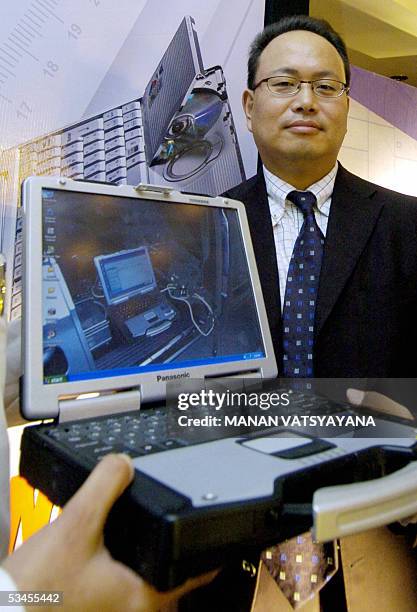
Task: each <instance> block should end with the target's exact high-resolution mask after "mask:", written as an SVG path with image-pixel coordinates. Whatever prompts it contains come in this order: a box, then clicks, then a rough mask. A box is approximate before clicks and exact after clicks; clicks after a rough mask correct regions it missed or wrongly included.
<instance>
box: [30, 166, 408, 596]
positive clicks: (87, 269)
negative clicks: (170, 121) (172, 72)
mask: <svg viewBox="0 0 417 612" xmlns="http://www.w3.org/2000/svg"><path fill="white" fill-rule="evenodd" d="M23 202H24V222H25V236H26V237H25V241H24V245H25V249H24V251H25V252H24V258H25V259H24V261H25V266H24V268H25V277H24V290H25V295H24V298H25V299H24V304H25V309H24V338H23V348H24V375H23V383H22V402H21V403H22V407H23V414H24V416H25V417H26V418H29V419H37V420H39V419H44V420H46V422H45V423H43V424H41V425H35V426H32V427H26V428H25V429H24V432H23V437H22V446H21V464H20V470H21V474H22V475H23V476H24V477H26V478H27V479H28V481H29V482H30V483H31V484H32V485H33V486H34V487H35V488H39V489H41V490H43V491H44V492H45V493H46V494H47V495H48V497H49V498H50V499H51V501H53V502H54V503H56V504H58V505H61V506H62V505H63V504H64V503H65V502H66V501H67V500H68V499H69V497H70V496H71V495H72V494H73V493H74V492H75V491H76V489H77V488H78V487H79V486H80V485H81V483H82V482H83V480H84V479H85V478H86V477H87V475H88V474H89V473H90V471H91V470H92V469H93V468H94V465H95V464H96V463H97V462H98V461H99V460H100V459H101V458H102V457H103V456H104V455H105V454H107V453H109V452H125V453H128V454H129V455H130V456H131V457H132V458H133V462H134V465H135V479H134V482H133V483H132V485H131V486H130V487H129V489H128V491H127V492H126V494H124V496H123V497H122V498H121V500H120V501H119V502H118V503H117V504H116V506H115V508H114V510H113V511H112V513H111V515H110V518H109V521H108V523H107V526H106V531H105V541H106V544H107V546H108V547H109V550H110V551H111V553H112V555H113V556H114V557H115V558H117V559H120V560H122V561H123V562H124V563H126V564H128V565H129V566H130V567H132V568H134V569H135V570H137V571H138V572H139V573H140V574H141V575H142V576H143V577H144V578H145V579H146V580H148V581H149V582H150V583H152V584H153V585H155V587H156V588H158V589H160V590H164V589H168V588H172V587H174V586H175V585H178V584H179V583H180V582H182V581H183V580H184V579H186V578H187V577H189V576H191V575H196V574H198V573H202V572H205V571H207V570H209V569H211V568H215V567H218V566H219V565H222V564H224V563H226V562H227V561H229V560H232V559H234V558H235V557H236V556H237V557H239V556H240V555H242V554H244V551H246V552H247V551H248V550H253V549H256V550H260V549H262V548H264V547H266V546H268V545H271V544H273V543H275V542H276V541H279V540H280V539H283V538H285V537H288V536H290V535H294V534H297V533H299V532H300V531H303V530H305V529H308V528H309V527H310V526H311V523H312V521H313V519H314V525H315V529H316V533H317V537H319V538H320V539H324V540H326V539H332V538H333V537H337V535H338V533H337V530H339V531H340V530H343V529H344V530H345V533H352V532H355V531H357V530H360V529H361V528H364V527H363V526H364V524H365V525H366V527H369V526H376V525H378V524H381V521H382V522H384V521H385V522H386V521H387V520H388V519H391V520H395V519H397V518H401V517H404V516H407V515H408V514H411V513H412V512H415V511H417V485H416V482H417V479H416V465H417V464H416V461H413V458H414V459H415V454H416V445H415V435H416V430H415V429H414V428H413V426H412V425H410V423H395V429H393V430H390V431H393V432H395V433H393V434H392V436H391V438H385V439H384V440H383V441H378V440H375V439H369V434H368V437H363V436H361V435H359V437H354V436H353V435H352V436H351V437H348V438H343V439H336V438H332V437H329V436H326V437H323V436H322V437H317V436H314V435H311V433H310V434H309V433H308V432H306V431H305V430H300V429H298V430H297V428H294V427H290V426H288V424H287V425H283V424H277V423H275V424H274V423H272V424H271V423H269V424H268V422H267V421H263V420H261V418H260V417H263V419H266V418H267V417H266V416H264V415H265V414H266V413H265V406H264V404H262V403H261V402H263V401H265V397H264V391H265V390H266V391H268V393H269V395H268V398H269V400H271V401H272V394H274V400H275V402H276V401H278V403H280V404H281V408H285V407H287V410H288V414H291V411H292V414H295V415H297V414H303V413H304V414H307V413H308V412H309V411H310V413H312V412H314V411H316V412H317V411H318V413H319V414H324V413H326V412H327V414H331V415H335V414H336V415H342V416H343V415H344V414H351V413H350V412H349V411H348V409H347V407H346V406H345V405H343V404H340V403H336V402H332V401H331V400H328V401H324V400H323V398H320V397H318V396H310V397H307V396H305V395H304V394H303V393H293V394H292V395H291V393H290V391H291V390H288V389H285V387H284V388H283V387H280V386H279V385H278V384H277V383H276V381H274V380H273V379H274V378H275V376H276V374H277V370H276V364H275V358H274V354H273V350H272V343H271V337H270V332H269V328H268V325H267V319H266V314H265V308H264V304H263V300H262V295H261V290H260V284H259V278H258V274H257V270H256V267H255V264H254V255H253V251H252V246H251V241H250V234H249V228H248V225H247V220H246V216H245V211H244V207H243V205H242V204H241V203H239V202H235V201H233V200H229V199H224V198H222V197H216V198H210V197H206V196H196V195H189V194H188V195H187V194H182V193H179V192H175V191H172V190H170V189H168V188H165V187H156V186H143V185H142V186H139V187H138V188H136V189H135V188H133V187H130V186H119V187H117V186H109V185H100V184H93V183H86V182H77V181H73V180H71V179H67V178H62V177H61V178H59V177H55V178H52V177H49V178H48V177H45V178H41V177H34V178H30V179H28V180H27V181H25V183H24V186H23ZM151 295H152V296H156V301H153V302H152V304H151V305H149V306H148V305H146V300H147V299H148V297H151ZM131 300H133V302H134V314H133V315H132V317H130V318H129V316H128V315H127V314H120V313H119V312H118V313H117V314H115V312H114V309H118V308H121V307H122V306H123V304H126V305H127V306H129V302H130V301H131ZM142 301H143V302H144V303H145V305H143V304H142ZM142 306H143V307H142ZM163 307H165V308H169V309H170V311H169V312H171V314H169V315H168V314H167V313H166V312H165V314H159V310H161V309H162V310H163ZM139 309H140V311H138V310H139ZM158 309H159V310H158ZM127 310H129V308H127ZM151 312H153V313H154V316H156V317H157V320H155V319H154V318H153V317H152V316H151V317H150V316H149V314H150V313H151ZM172 313H173V314H172ZM145 315H148V316H145ZM164 316H165V320H164V318H163V317H164ZM137 317H139V322H136V323H132V326H131V327H129V325H128V324H129V322H130V321H132V319H133V321H135V319H136V320H137V321H138V319H137ZM168 322H169V325H167V323H168ZM144 328H145V329H144ZM138 329H140V333H139V332H138ZM132 330H133V331H132ZM152 330H156V331H155V333H153V332H152ZM263 381H265V384H266V385H267V386H265V387H264V388H263V389H261V392H259V385H260V383H261V382H263ZM232 393H235V394H236V395H235V396H233V398H234V400H236V401H244V400H245V399H247V398H250V403H249V405H246V406H244V407H242V406H241V405H240V404H239V403H235V405H233V402H232V403H231V404H230V406H228V408H227V411H226V408H225V407H224V402H223V400H224V398H226V399H228V398H230V397H232V396H231V394H232ZM213 397H214V398H217V400H218V402H217V403H216V402H215V403H214V404H210V403H207V401H206V400H207V398H208V399H210V398H213ZM219 398H223V400H222V402H221V403H220V399H219ZM275 405H276V404H275ZM226 416H227V418H228V419H230V423H229V425H227V424H226V422H225V419H226ZM281 416H282V415H281ZM271 418H272V417H271ZM333 418H334V417H333ZM235 419H236V420H235ZM241 419H243V422H242V420H241ZM250 419H252V420H250ZM257 419H260V420H259V421H258V422H256V420H257ZM347 431H349V433H351V431H352V430H351V429H349V430H347ZM395 470H398V471H397V472H395ZM390 472H395V473H394V474H392V475H391V476H390V477H388V480H384V479H380V480H379V481H377V483H378V486H375V487H373V488H372V490H371V491H370V492H369V491H368V493H367V495H366V499H365V501H364V499H363V495H361V493H360V491H358V490H357V488H355V487H360V485H361V484H362V483H360V482H359V483H358V484H353V485H352V484H351V485H349V486H350V487H353V489H350V490H349V493H347V492H346V489H345V488H344V487H340V485H341V484H343V483H351V482H352V481H361V480H364V479H369V478H371V477H375V478H376V477H379V476H383V475H385V474H387V473H390ZM326 485H327V486H329V487H330V489H329V490H327V489H326V488H324V489H323V487H326ZM336 485H338V486H339V487H340V491H339V493H338V494H337V495H336V496H335V495H334V488H335V486H336ZM332 495H333V497H332ZM329 500H330V502H331V503H330V502H329ZM335 500H336V501H335ZM387 504H388V505H389V512H387ZM348 510H349V511H348ZM323 516H324V520H323ZM331 526H333V527H331Z"/></svg>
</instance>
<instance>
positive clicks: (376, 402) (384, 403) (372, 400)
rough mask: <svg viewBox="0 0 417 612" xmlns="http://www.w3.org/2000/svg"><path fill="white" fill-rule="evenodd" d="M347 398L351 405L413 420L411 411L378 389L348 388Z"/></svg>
mask: <svg viewBox="0 0 417 612" xmlns="http://www.w3.org/2000/svg"><path fill="white" fill-rule="evenodd" d="M346 395H347V398H348V400H349V402H350V403H351V404H353V406H357V407H360V406H363V407H364V408H372V410H376V411H377V412H381V413H383V414H390V415H392V416H396V417H399V418H401V419H408V420H410V421H413V420H414V417H413V415H412V413H411V412H410V411H409V410H408V408H406V407H405V406H403V405H402V404H399V403H398V402H396V401H394V400H392V399H391V398H389V397H388V396H386V395H384V394H382V393H379V392H378V391H361V390H359V389H348V390H347V391H346Z"/></svg>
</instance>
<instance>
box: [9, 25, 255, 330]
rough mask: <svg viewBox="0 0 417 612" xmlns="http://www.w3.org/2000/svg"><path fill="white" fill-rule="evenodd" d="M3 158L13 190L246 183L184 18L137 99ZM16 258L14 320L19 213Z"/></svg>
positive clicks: (224, 101) (213, 71)
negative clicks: (57, 180)
mask: <svg viewBox="0 0 417 612" xmlns="http://www.w3.org/2000/svg"><path fill="white" fill-rule="evenodd" d="M138 52H140V50H139V51H138ZM7 155H9V157H13V160H10V161H9V162H8V164H7V169H8V171H7V172H8V177H9V178H7V181H9V182H10V181H11V180H12V178H11V177H12V176H16V178H17V179H18V180H16V183H17V182H18V183H19V185H20V184H21V182H22V181H23V180H24V179H25V178H27V177H29V176H34V175H39V176H65V177H67V178H72V179H74V180H78V179H85V180H89V181H99V182H108V183H112V184H116V185H126V184H127V185H137V184H138V183H140V182H142V183H153V184H158V185H167V186H171V187H173V188H174V189H177V190H184V191H187V192H195V193H206V194H210V195H217V194H219V193H223V192H225V191H227V190H228V189H230V188H231V187H233V186H235V185H237V184H238V183H240V182H241V181H242V180H244V179H245V173H244V169H243V162H242V158H241V154H240V149H239V144H238V140H237V134H236V130H235V126H234V122H233V116H232V112H231V107H230V104H229V100H228V94H227V88H226V80H225V77H224V74H223V70H222V68H221V67H220V66H214V67H211V68H207V69H206V68H204V66H203V61H202V57H201V51H200V47H199V42H198V36H197V31H196V26H195V23H194V20H193V18H192V17H190V16H186V17H184V18H183V19H182V21H181V23H180V24H179V26H178V29H177V31H176V33H175V34H174V36H173V38H172V40H171V42H170V44H169V45H168V48H167V50H166V51H165V53H164V55H163V57H162V58H161V60H160V62H159V63H158V65H157V66H156V68H155V70H154V72H153V74H152V76H151V78H150V80H149V82H148V84H147V86H146V88H145V91H144V93H143V95H142V96H140V97H139V96H138V97H137V98H134V99H131V100H125V101H120V103H119V104H118V105H117V106H115V107H112V108H106V109H105V110H104V111H103V112H100V113H97V112H96V113H94V114H91V115H90V116H87V117H84V118H83V119H82V120H81V121H77V122H75V123H73V124H72V125H68V126H66V127H64V128H62V129H59V130H56V131H54V132H52V133H49V134H46V135H43V136H40V137H37V138H35V139H33V140H31V141H30V142H27V143H24V144H22V145H20V146H19V147H17V148H16V150H15V151H14V154H13V155H12V152H11V151H10V152H6V153H5V154H4V159H3V165H4V166H5V167H6V157H7ZM0 180H1V177H0ZM13 199H14V200H16V199H18V196H17V195H15V196H14V197H13V196H12V201H13ZM14 203H15V202H13V204H14ZM6 255H8V253H6ZM14 255H15V257H14V259H15V261H14V267H13V270H11V272H12V276H13V295H12V298H11V303H10V318H11V319H12V320H13V319H16V318H19V317H20V315H21V302H22V296H21V271H22V255H21V219H20V210H18V211H17V226H16V246H15V254H14ZM7 259H8V261H9V260H11V259H12V258H11V257H7Z"/></svg>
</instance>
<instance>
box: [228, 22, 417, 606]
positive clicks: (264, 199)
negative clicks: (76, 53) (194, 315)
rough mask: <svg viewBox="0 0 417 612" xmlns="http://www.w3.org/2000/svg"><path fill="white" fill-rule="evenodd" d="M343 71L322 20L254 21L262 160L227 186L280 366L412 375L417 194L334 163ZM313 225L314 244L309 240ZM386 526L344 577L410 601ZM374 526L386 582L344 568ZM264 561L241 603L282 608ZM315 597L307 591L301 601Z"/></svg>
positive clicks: (252, 100)
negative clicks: (251, 593) (239, 204)
mask: <svg viewBox="0 0 417 612" xmlns="http://www.w3.org/2000/svg"><path fill="white" fill-rule="evenodd" d="M349 83H350V68H349V60H348V57H347V52H346V47H345V44H344V43H343V41H342V40H341V38H340V36H339V35H338V34H337V33H336V32H335V31H334V30H333V29H332V28H331V27H330V26H329V24H327V23H326V22H324V21H321V20H316V19H312V18H310V17H307V16H293V17H288V18H284V19H282V20H280V21H279V22H277V23H275V24H273V25H271V26H269V27H267V28H265V30H264V31H263V32H261V33H260V34H259V35H258V36H257V37H256V39H255V40H254V42H253V44H252V46H251V49H250V55H249V61H248V82H247V89H246V90H245V92H244V93H243V108H244V112H245V115H246V121H247V127H248V129H249V130H250V131H251V132H252V134H253V137H254V140H255V143H256V146H257V148H258V151H259V155H260V158H261V161H262V168H261V169H260V171H259V172H258V174H257V176H255V177H253V178H251V179H249V180H248V181H246V182H245V183H243V184H241V185H239V186H237V187H235V188H234V189H232V190H230V191H229V192H228V193H227V194H226V195H227V196H228V197H231V198H234V199H237V200H241V201H243V202H244V204H245V206H246V211H247V215H248V220H249V226H250V229H251V236H252V241H253V246H254V251H255V256H256V261H257V266H258V271H259V275H260V280H261V285H262V290H263V295H264V299H265V303H266V309H267V314H268V320H269V325H270V329H271V333H272V338H273V342H274V349H275V353H276V357H277V362H278V368H279V371H280V374H281V376H282V375H284V376H290V377H298V376H302V377H311V376H315V377H322V378H337V377H340V378H350V377H355V378H356V377H357V378H388V377H403V378H407V377H415V376H416V375H417V360H416V357H415V347H416V346H417V342H416V341H417V322H416V319H415V312H417V310H416V307H417V200H416V199H414V198H411V197H407V196H404V195H400V194H398V193H395V192H392V191H388V190H386V189H383V188H381V187H379V186H377V185H373V184H371V183H369V182H367V181H364V180H362V179H360V178H358V177H356V176H354V175H352V174H350V173H349V172H347V171H346V170H345V169H344V168H343V167H342V166H341V165H340V164H338V162H337V156H338V153H339V150H340V147H341V145H342V142H343V139H344V136H345V133H346V129H347V116H348V110H349V98H348V93H349ZM303 201H304V204H303ZM305 201H307V202H310V204H309V206H310V208H308V207H307V206H306V205H305ZM310 235H311V236H312V238H311V244H312V246H311V247H309V248H306V245H309V244H310V242H309V241H310V238H309V236H310ZM307 271H308V274H307V273H306V272H307ZM310 280H311V282H307V281H310ZM306 295H307V298H308V299H307V300H304V296H306ZM304 321H306V322H307V324H306V325H304ZM382 388H383V387H382ZM350 399H351V400H353V401H354V403H358V404H361V403H368V402H367V400H370V403H371V404H372V406H373V407H374V408H377V409H378V408H381V405H380V403H381V395H379V394H377V393H372V392H370V393H367V394H365V395H364V393H363V392H360V391H356V392H355V391H353V390H352V391H351V392H350ZM382 400H383V401H384V402H386V403H384V405H383V406H382V408H385V409H386V410H387V411H390V410H391V409H393V408H394V409H395V410H396V412H397V413H398V414H402V413H401V407H399V406H398V404H396V405H394V403H391V404H390V402H389V400H385V399H384V398H383V397H382ZM402 416H404V415H403V414H402ZM390 537H391V534H389V532H385V531H383V530H381V532H378V534H377V535H376V536H375V537H374V539H372V544H371V543H369V542H371V539H369V542H368V541H367V540H366V539H365V544H363V548H362V549H361V551H362V553H363V554H362V556H360V555H356V552H355V551H356V550H358V547H356V548H355V546H353V547H352V549H351V551H350V555H351V556H350V558H349V554H348V553H346V556H345V559H344V561H346V560H347V559H348V566H347V573H348V575H349V576H350V579H351V583H352V584H355V583H356V584H360V581H361V580H362V581H363V579H364V578H365V576H366V580H367V582H368V584H371V585H372V586H370V592H371V591H373V594H374V595H375V591H376V592H377V591H378V589H379V591H380V592H381V593H382V592H384V595H383V597H386V599H385V600H384V603H385V604H386V605H387V606H388V607H387V608H386V609H394V608H390V607H389V606H390V605H394V604H393V602H396V603H395V605H397V604H398V605H399V607H401V605H402V604H401V603H399V600H397V597H398V590H399V588H400V587H399V585H400V584H401V589H403V588H404V589H405V590H407V594H408V595H407V597H408V599H406V601H408V602H410V601H412V603H409V604H404V605H406V606H407V605H409V608H407V609H410V610H413V609H414V604H415V599H414V597H410V588H411V590H412V589H413V588H414V587H412V586H411V587H410V584H411V585H412V584H413V582H415V577H414V578H413V579H411V580H409V581H408V578H409V576H410V572H411V575H412V572H413V569H411V570H410V564H408V565H407V562H406V561H405V560H404V557H401V556H400V557H399V558H400V559H401V563H402V564H403V565H402V567H403V570H404V571H405V569H404V568H405V567H407V568H408V569H407V572H408V573H407V577H408V578H405V579H404V580H400V579H399V577H398V574H396V575H395V577H394V573H395V570H394V569H393V568H394V567H398V564H397V563H396V561H397V558H396V557H395V554H397V553H398V551H396V553H395V554H394V552H393V550H394V548H395V546H396V545H395V546H394V545H392V541H391V539H390ZM375 538H376V541H377V542H378V541H379V542H380V541H381V540H382V539H384V538H386V542H387V544H386V546H385V548H384V547H383V548H382V549H381V550H379V554H382V555H383V556H384V558H385V559H386V563H387V567H388V565H389V567H390V572H389V573H390V576H391V577H392V578H393V580H392V581H391V583H390V586H389V587H388V590H387V591H384V589H383V588H382V585H381V581H378V580H373V579H372V578H373V576H372V575H371V574H369V568H368V570H367V569H365V573H364V575H361V576H359V574H354V573H352V572H354V571H355V570H353V569H352V568H353V567H354V566H355V567H356V568H357V567H359V566H358V565H357V563H358V558H360V560H361V563H362V568H364V567H365V568H366V562H367V560H369V559H372V562H373V563H374V564H375V558H373V557H372V554H374V553H373V552H372V551H375V550H376V546H375ZM351 541H352V539H350V542H351ZM384 542H385V540H384ZM352 551H353V552H352ZM381 551H383V552H382V553H381ZM406 554H407V553H406ZM352 555H353V556H352ZM355 555H356V557H355ZM393 555H394V557H395V559H394V560H392V556H393ZM355 564H356V565H355ZM412 567H413V566H412V565H411V568H412ZM344 568H346V566H345V563H344ZM363 571H364V570H363V569H362V572H363ZM349 572H350V574H349ZM264 574H265V572H263V574H261V577H260V579H258V587H257V589H256V596H257V597H258V601H256V599H255V602H254V604H253V607H252V610H256V611H257V610H263V609H277V610H283V609H287V608H286V607H285V604H284V603H282V601H281V600H282V598H281V599H280V603H279V604H278V600H277V599H276V597H277V593H276V592H275V591H273V589H272V588H271V585H270V584H269V583H265V584H266V588H265V590H266V591H267V593H268V595H267V599H266V600H265V599H263V598H262V597H260V592H261V591H262V589H263V587H262V586H261V587H260V586H259V585H260V584H261V583H262V581H263V580H265V575H264ZM345 574H346V570H345ZM352 576H354V578H352ZM355 578H356V580H355ZM362 583H363V582H362ZM262 584H263V583H262ZM331 584H332V581H331V582H330V583H329V586H330V585H331ZM386 584H387V583H386V582H384V588H385V587H386ZM352 593H353V599H354V598H355V597H358V598H360V600H361V605H363V608H361V609H368V607H370V606H371V605H372V603H371V601H370V600H369V601H368V600H367V599H366V597H365V593H364V590H363V589H360V588H359V590H357V591H356V592H353V591H352V592H351V593H350V596H351V597H352ZM269 595H270V599H268V596H269ZM280 597H281V596H280ZM342 599H343V597H342V598H341V597H340V595H338V594H337V595H336V602H334V601H332V598H330V601H331V603H330V608H329V606H327V607H326V606H325V609H334V606H335V604H336V605H337V607H338V609H340V610H343V609H344V606H343V601H342ZM353 599H351V601H353ZM402 603H403V602H402ZM368 604H369V605H368ZM307 605H310V604H307ZM314 605H316V606H317V605H318V603H317V601H315V604H314V603H313V602H311V606H312V608H311V609H316V608H315V607H314ZM248 609H249V608H248ZM303 609H304V608H303ZM308 609H309V610H310V608H308ZM354 609H356V608H354ZM358 609H359V608H358ZM404 609H406V608H404ZM306 610H307V608H306Z"/></svg>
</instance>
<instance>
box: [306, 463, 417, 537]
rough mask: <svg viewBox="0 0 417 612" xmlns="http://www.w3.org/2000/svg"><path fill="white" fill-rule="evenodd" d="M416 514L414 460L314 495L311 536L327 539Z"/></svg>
mask: <svg viewBox="0 0 417 612" xmlns="http://www.w3.org/2000/svg"><path fill="white" fill-rule="evenodd" d="M415 514H417V461H412V462H411V463H409V464H408V465H407V466H405V467H403V468H401V469H399V470H397V471H396V472H394V473H392V474H389V475H388V476H383V477H382V478H376V479H375V480H367V481H366V482H359V483H353V484H347V485H340V486H334V487H323V488H322V489H318V490H317V491H316V492H315V493H314V495H313V537H314V539H315V540H317V541H318V542H327V541H329V540H334V539H335V538H342V537H344V536H347V535H351V534H353V533H358V532H361V531H366V530H367V529H373V528H374V527H381V526H382V525H387V524H389V523H393V522H395V521H398V520H401V519H405V518H408V517H411V516H412V515H415Z"/></svg>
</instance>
